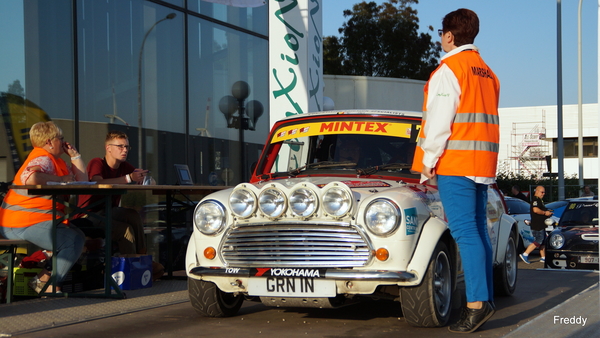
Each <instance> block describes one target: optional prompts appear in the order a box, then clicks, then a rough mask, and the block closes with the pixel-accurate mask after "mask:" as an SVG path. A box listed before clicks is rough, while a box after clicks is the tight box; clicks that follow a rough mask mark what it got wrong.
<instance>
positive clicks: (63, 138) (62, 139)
mask: <svg viewBox="0 0 600 338" xmlns="http://www.w3.org/2000/svg"><path fill="white" fill-rule="evenodd" d="M55 139H57V140H59V141H60V142H63V141H64V140H65V137H64V136H56V137H55Z"/></svg>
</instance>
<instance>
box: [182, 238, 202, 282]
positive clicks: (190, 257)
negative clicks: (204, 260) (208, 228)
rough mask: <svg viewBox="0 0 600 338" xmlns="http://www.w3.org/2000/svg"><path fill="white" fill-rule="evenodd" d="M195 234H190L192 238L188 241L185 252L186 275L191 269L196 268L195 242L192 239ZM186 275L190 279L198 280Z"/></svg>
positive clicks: (193, 276) (191, 275)
mask: <svg viewBox="0 0 600 338" xmlns="http://www.w3.org/2000/svg"><path fill="white" fill-rule="evenodd" d="M195 233H196V232H192V237H191V238H190V240H189V242H188V246H187V250H186V252H185V266H186V270H187V271H186V273H187V272H189V271H190V270H191V269H192V268H195V267H196V266H198V259H197V258H196V253H197V251H196V241H195V239H194V237H195ZM187 275H188V277H190V278H196V279H200V278H198V277H196V276H195V275H193V274H189V273H188V274H187Z"/></svg>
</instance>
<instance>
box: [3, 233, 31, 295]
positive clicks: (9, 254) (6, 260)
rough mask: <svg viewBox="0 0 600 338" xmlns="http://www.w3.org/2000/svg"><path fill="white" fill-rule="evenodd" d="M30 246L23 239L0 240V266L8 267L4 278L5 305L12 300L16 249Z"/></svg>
mask: <svg viewBox="0 0 600 338" xmlns="http://www.w3.org/2000/svg"><path fill="white" fill-rule="evenodd" d="M30 244H31V243H29V242H28V241H26V240H23V239H4V238H0V264H3V265H6V266H7V267H8V273H7V278H6V303H10V302H12V299H13V271H14V265H15V257H16V255H17V247H19V246H25V245H30Z"/></svg>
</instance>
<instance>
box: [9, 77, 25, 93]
mask: <svg viewBox="0 0 600 338" xmlns="http://www.w3.org/2000/svg"><path fill="white" fill-rule="evenodd" d="M7 92H8V93H11V94H15V95H17V96H20V97H25V89H23V86H21V81H19V80H14V81H13V83H12V84H9V85H8V90H7Z"/></svg>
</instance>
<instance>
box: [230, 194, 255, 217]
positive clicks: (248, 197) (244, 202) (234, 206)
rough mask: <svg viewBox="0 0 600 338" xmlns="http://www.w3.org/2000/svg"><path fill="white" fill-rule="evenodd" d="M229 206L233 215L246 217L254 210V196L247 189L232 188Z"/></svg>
mask: <svg viewBox="0 0 600 338" xmlns="http://www.w3.org/2000/svg"><path fill="white" fill-rule="evenodd" d="M229 207H230V208H231V212H233V214H234V215H236V216H238V217H241V218H246V217H248V216H250V215H252V213H253V212H254V209H255V207H256V196H254V193H253V192H252V191H250V190H247V189H237V190H234V191H233V192H232V193H231V195H230V196H229Z"/></svg>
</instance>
